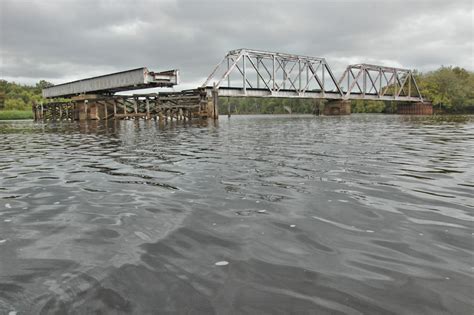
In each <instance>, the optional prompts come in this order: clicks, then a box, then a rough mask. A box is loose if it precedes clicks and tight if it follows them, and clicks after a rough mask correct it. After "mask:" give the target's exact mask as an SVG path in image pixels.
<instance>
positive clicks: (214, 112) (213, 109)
mask: <svg viewBox="0 0 474 315" xmlns="http://www.w3.org/2000/svg"><path fill="white" fill-rule="evenodd" d="M207 117H208V118H212V119H219V94H218V92H217V89H214V90H212V92H211V95H209V94H208V96H207Z"/></svg>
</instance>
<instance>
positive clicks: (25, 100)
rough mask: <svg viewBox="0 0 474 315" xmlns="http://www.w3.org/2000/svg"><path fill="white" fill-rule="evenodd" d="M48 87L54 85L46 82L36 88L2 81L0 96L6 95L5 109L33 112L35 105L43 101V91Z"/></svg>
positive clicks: (0, 83) (38, 84) (41, 82)
mask: <svg viewBox="0 0 474 315" xmlns="http://www.w3.org/2000/svg"><path fill="white" fill-rule="evenodd" d="M48 85H52V84H51V83H49V82H47V81H44V80H42V81H40V82H38V83H37V84H36V86H28V85H21V84H17V83H15V82H7V81H5V80H0V94H3V95H5V100H4V109H6V110H31V106H32V105H33V103H34V102H39V101H41V99H42V97H41V89H42V88H43V87H46V86H48Z"/></svg>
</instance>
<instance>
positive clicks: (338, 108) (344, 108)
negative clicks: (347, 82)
mask: <svg viewBox="0 0 474 315" xmlns="http://www.w3.org/2000/svg"><path fill="white" fill-rule="evenodd" d="M350 114H351V101H339V100H337V101H328V102H327V103H326V104H325V105H324V110H323V115H326V116H337V115H350Z"/></svg>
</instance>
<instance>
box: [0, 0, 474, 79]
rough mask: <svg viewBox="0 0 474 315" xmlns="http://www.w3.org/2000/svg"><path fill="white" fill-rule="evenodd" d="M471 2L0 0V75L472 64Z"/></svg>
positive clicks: (199, 75)
mask: <svg viewBox="0 0 474 315" xmlns="http://www.w3.org/2000/svg"><path fill="white" fill-rule="evenodd" d="M472 3H473V2H472V1H471V0H468V1H462V0H461V1H446V0H443V1H436V0H434V1H408V0H406V1H404V0H390V1H383V0H362V1H355V0H353V1H351V0H346V1H315V0H313V1H289V0H286V1H275V0H274V1H258V0H253V1H223V0H221V1H209V0H201V1H192V0H189V1H185V0H160V1H157V0H155V1H152V0H142V1H132V0H114V1H112V0H101V1H99V0H63V1H59V0H29V1H25V0H0V53H1V56H0V58H1V59H0V78H2V79H7V80H12V81H16V82H20V83H34V82H37V81H39V80H41V79H45V80H48V81H51V82H54V83H60V82H64V81H68V80H72V79H78V78H82V77H87V76H91V75H98V74H104V73H108V72H115V71H120V70H126V69H130V68H136V67H141V66H146V67H148V68H149V69H151V70H156V71H159V70H168V69H174V68H178V69H180V70H181V79H182V82H183V84H182V85H181V87H182V88H192V87H196V86H197V85H198V84H200V83H202V82H203V81H204V79H205V77H206V76H207V75H208V74H209V73H210V72H211V70H212V68H213V67H214V66H215V64H216V63H218V62H219V61H220V59H221V58H222V57H223V56H224V54H225V53H226V52H227V51H228V50H231V49H236V48H242V47H246V48H255V49H261V50H272V51H280V52H289V53H295V54H304V55H310V56H317V57H325V58H326V59H327V61H328V62H329V63H330V65H331V66H332V68H333V71H334V72H336V76H338V75H340V74H341V72H342V69H343V68H344V67H345V65H347V64H350V63H356V62H370V63H378V64H383V65H392V66H402V67H407V68H415V69H418V70H421V71H429V70H434V69H436V68H437V67H439V66H440V65H459V66H462V67H465V68H467V69H469V70H473V16H474V12H473V4H472Z"/></svg>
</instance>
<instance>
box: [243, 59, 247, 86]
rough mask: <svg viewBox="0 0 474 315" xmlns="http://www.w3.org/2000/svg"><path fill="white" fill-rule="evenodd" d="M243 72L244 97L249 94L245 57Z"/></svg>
mask: <svg viewBox="0 0 474 315" xmlns="http://www.w3.org/2000/svg"><path fill="white" fill-rule="evenodd" d="M242 72H243V84H244V95H245V94H247V76H246V71H245V55H243V56H242Z"/></svg>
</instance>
